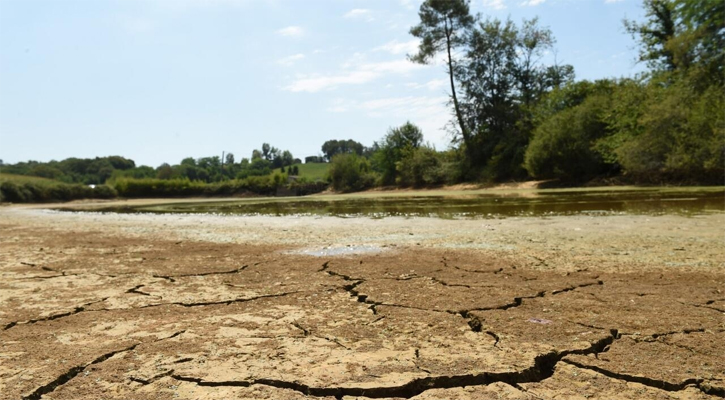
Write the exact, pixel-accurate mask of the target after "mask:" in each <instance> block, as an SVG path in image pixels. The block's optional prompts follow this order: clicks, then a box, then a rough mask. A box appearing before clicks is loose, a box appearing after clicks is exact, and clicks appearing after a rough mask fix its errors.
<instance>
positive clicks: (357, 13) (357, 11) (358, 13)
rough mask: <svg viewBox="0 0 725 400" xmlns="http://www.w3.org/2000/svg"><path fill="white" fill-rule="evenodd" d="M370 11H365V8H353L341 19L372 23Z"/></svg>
mask: <svg viewBox="0 0 725 400" xmlns="http://www.w3.org/2000/svg"><path fill="white" fill-rule="evenodd" d="M371 14H372V11H370V10H368V9H366V8H354V9H352V10H350V11H348V12H347V13H345V15H343V16H342V17H343V18H365V19H366V20H367V21H372V20H373V19H372V17H371Z"/></svg>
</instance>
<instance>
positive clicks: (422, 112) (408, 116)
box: [328, 96, 451, 147]
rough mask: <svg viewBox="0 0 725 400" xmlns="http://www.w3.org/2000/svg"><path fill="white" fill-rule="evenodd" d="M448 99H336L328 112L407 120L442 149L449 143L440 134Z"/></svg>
mask: <svg viewBox="0 0 725 400" xmlns="http://www.w3.org/2000/svg"><path fill="white" fill-rule="evenodd" d="M447 102H448V97H447V96H435V97H429V96H406V97H389V98H380V99H375V100H367V101H363V102H351V101H341V100H340V99H338V100H337V101H336V102H335V103H334V105H333V107H331V108H330V109H328V110H329V111H332V112H343V111H333V110H335V109H343V108H344V109H345V111H349V110H353V111H354V110H359V111H363V112H365V113H366V115H367V116H369V117H371V118H392V119H395V120H397V121H399V123H401V124H402V123H403V122H405V121H406V120H409V121H411V122H413V123H415V124H416V125H418V126H420V128H421V129H422V130H423V133H424V135H425V139H426V140H428V141H431V142H432V143H433V144H435V145H437V146H442V147H445V146H446V145H447V144H448V143H449V140H448V139H447V137H446V136H447V134H446V132H445V131H444V130H443V129H444V128H445V126H446V124H447V123H448V121H450V117H451V114H450V110H449V109H448V108H447V107H446V104H447Z"/></svg>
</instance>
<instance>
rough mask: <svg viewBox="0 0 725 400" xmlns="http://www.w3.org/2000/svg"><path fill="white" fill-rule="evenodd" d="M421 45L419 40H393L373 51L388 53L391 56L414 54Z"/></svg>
mask: <svg viewBox="0 0 725 400" xmlns="http://www.w3.org/2000/svg"><path fill="white" fill-rule="evenodd" d="M419 45H420V40H418V39H413V40H409V41H407V42H399V41H397V40H393V41H391V42H388V43H385V44H384V45H382V46H379V47H376V48H374V49H373V51H386V52H388V53H390V54H413V53H415V52H417V51H418V46H419Z"/></svg>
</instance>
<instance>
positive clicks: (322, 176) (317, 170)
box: [275, 163, 330, 182]
mask: <svg viewBox="0 0 725 400" xmlns="http://www.w3.org/2000/svg"><path fill="white" fill-rule="evenodd" d="M294 166H296V167H297V168H299V170H300V173H299V175H297V176H298V177H299V178H301V179H302V178H304V179H306V180H308V181H310V182H324V181H325V180H326V179H327V171H328V170H329V169H330V164H329V163H309V164H295V165H293V167H294ZM287 168H289V167H287ZM287 168H285V171H286V170H287ZM275 171H281V169H276V170H275Z"/></svg>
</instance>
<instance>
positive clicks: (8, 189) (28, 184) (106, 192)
mask: <svg viewBox="0 0 725 400" xmlns="http://www.w3.org/2000/svg"><path fill="white" fill-rule="evenodd" d="M114 197H116V191H115V190H114V189H113V188H111V187H108V186H105V185H99V186H96V187H95V188H91V187H90V186H86V185H80V184H67V183H63V182H56V181H42V180H38V181H35V180H29V181H12V180H7V181H4V182H2V183H1V184H0V201H9V202H13V203H42V202H54V201H70V200H79V199H94V198H95V199H109V198H114Z"/></svg>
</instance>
